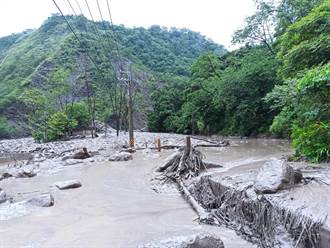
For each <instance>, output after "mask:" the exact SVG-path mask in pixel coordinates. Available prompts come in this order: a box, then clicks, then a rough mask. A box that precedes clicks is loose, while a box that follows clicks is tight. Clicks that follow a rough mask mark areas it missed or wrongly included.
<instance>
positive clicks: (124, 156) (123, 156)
mask: <svg viewBox="0 0 330 248" xmlns="http://www.w3.org/2000/svg"><path fill="white" fill-rule="evenodd" d="M132 159H133V155H132V154H131V153H128V152H119V153H116V154H113V155H112V156H111V157H110V158H109V161H128V160H132Z"/></svg>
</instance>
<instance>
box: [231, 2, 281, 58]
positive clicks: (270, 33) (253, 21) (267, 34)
mask: <svg viewBox="0 0 330 248" xmlns="http://www.w3.org/2000/svg"><path fill="white" fill-rule="evenodd" d="M275 13H276V11H275V8H274V7H273V6H272V5H271V4H268V3H266V2H263V1H260V2H257V12H256V13H255V14H253V15H252V16H249V17H247V18H246V19H245V26H244V28H242V29H239V30H237V31H236V32H235V33H234V36H233V43H245V44H263V45H265V46H266V47H267V49H268V50H269V51H270V52H271V53H273V54H274V53H275V52H274V49H273V42H274V34H275V31H274V27H275V22H276V20H275Z"/></svg>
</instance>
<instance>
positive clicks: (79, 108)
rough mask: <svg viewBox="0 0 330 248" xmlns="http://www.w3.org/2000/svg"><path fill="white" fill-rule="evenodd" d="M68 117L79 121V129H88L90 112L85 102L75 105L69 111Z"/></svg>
mask: <svg viewBox="0 0 330 248" xmlns="http://www.w3.org/2000/svg"><path fill="white" fill-rule="evenodd" d="M67 115H68V117H69V118H70V119H71V120H76V121H77V123H78V124H77V127H76V128H77V129H83V128H86V127H88V124H89V120H90V115H89V112H88V106H87V104H86V103H84V102H78V103H74V104H73V105H72V106H70V107H69V108H68V110H67Z"/></svg>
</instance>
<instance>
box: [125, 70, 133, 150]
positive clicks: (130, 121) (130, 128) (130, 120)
mask: <svg viewBox="0 0 330 248" xmlns="http://www.w3.org/2000/svg"><path fill="white" fill-rule="evenodd" d="M127 107H128V111H127V112H128V133H129V147H130V148H134V143H135V142H134V125H133V99H132V77H131V73H130V71H129V72H128V106H127Z"/></svg>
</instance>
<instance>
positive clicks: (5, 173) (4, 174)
mask: <svg viewBox="0 0 330 248" xmlns="http://www.w3.org/2000/svg"><path fill="white" fill-rule="evenodd" d="M9 177H13V175H12V174H10V173H8V172H4V173H2V175H0V181H1V180H3V179H6V178H9Z"/></svg>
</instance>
